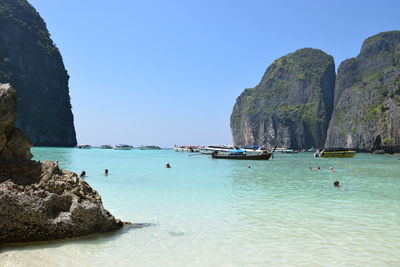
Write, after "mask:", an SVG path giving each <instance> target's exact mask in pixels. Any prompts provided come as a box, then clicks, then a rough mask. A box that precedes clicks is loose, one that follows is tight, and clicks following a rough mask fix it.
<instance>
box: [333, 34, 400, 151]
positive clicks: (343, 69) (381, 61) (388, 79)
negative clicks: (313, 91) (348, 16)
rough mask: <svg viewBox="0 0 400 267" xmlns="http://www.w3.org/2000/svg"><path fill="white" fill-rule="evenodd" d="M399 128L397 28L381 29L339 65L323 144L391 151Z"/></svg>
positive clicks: (399, 42)
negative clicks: (332, 109) (330, 117)
mask: <svg viewBox="0 0 400 267" xmlns="http://www.w3.org/2000/svg"><path fill="white" fill-rule="evenodd" d="M399 129H400V31H391V32H382V33H379V34H377V35H374V36H372V37H370V38H368V39H366V40H365V41H364V43H363V45H362V47H361V52H360V54H359V55H358V56H357V57H355V58H352V59H349V60H346V61H344V62H343V63H342V64H341V65H340V67H339V70H338V75H337V80H336V87H335V106H334V112H333V115H332V120H331V122H330V126H329V129H328V137H327V141H326V146H327V147H339V146H346V147H354V148H358V149H365V150H374V149H380V148H381V147H388V146H391V147H392V148H386V149H389V150H390V149H394V148H395V147H399V146H400V131H399ZM341 133H342V134H341Z"/></svg>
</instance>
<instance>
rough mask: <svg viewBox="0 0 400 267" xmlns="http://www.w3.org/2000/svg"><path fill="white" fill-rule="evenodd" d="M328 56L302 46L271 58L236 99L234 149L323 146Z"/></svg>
mask: <svg viewBox="0 0 400 267" xmlns="http://www.w3.org/2000/svg"><path fill="white" fill-rule="evenodd" d="M335 75H336V74H335V65H334V61H333V58H332V56H330V55H328V54H326V53H324V52H323V51H321V50H318V49H312V48H304V49H300V50H297V51H296V52H294V53H291V54H288V55H286V56H283V57H281V58H279V59H277V60H275V61H274V62H273V63H272V64H271V65H270V66H269V67H268V68H267V70H266V72H265V74H264V76H263V78H262V80H261V82H260V83H259V84H258V85H257V86H256V87H254V88H250V89H246V90H245V91H244V92H243V93H242V94H241V95H240V96H239V97H238V98H237V100H236V104H235V106H234V108H233V112H232V115H231V130H232V134H233V139H234V143H235V144H237V145H270V146H275V145H277V146H280V147H290V148H294V149H303V148H310V147H323V145H324V143H325V138H326V130H327V128H328V124H329V120H330V118H331V114H332V108H333V90H334V86H335Z"/></svg>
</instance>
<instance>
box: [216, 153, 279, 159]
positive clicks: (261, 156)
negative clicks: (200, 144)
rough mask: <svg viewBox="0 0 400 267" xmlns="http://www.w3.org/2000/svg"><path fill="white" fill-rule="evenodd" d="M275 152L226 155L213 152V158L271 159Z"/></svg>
mask: <svg viewBox="0 0 400 267" xmlns="http://www.w3.org/2000/svg"><path fill="white" fill-rule="evenodd" d="M272 154H273V153H271V152H268V153H264V154H259V155H224V154H218V153H213V154H211V156H212V158H213V159H237V160H269V159H270V158H271V156H272Z"/></svg>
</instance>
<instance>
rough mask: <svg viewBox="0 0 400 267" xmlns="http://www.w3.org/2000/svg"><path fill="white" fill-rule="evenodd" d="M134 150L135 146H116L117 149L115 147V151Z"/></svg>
mask: <svg viewBox="0 0 400 267" xmlns="http://www.w3.org/2000/svg"><path fill="white" fill-rule="evenodd" d="M132 148H133V146H130V145H124V144H119V145H115V147H114V149H115V150H131V149H132Z"/></svg>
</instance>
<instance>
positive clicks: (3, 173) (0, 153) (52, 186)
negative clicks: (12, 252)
mask: <svg viewBox="0 0 400 267" xmlns="http://www.w3.org/2000/svg"><path fill="white" fill-rule="evenodd" d="M15 96H16V95H15V91H14V90H13V89H12V88H11V86H10V85H9V84H7V85H2V84H0V136H1V137H2V138H1V144H2V145H1V146H0V148H1V149H0V244H2V243H14V242H30V241H44V240H53V239H61V238H66V237H76V236H82V235H87V234H91V233H99V232H107V231H111V230H115V229H118V228H121V227H122V226H123V223H122V222H121V221H120V220H118V219H115V218H114V217H113V216H112V215H111V214H110V213H109V212H108V211H107V210H105V209H104V207H103V204H102V201H101V198H100V195H99V194H98V193H97V192H96V191H95V190H93V189H92V188H91V187H90V186H89V185H88V184H87V183H86V182H85V181H83V180H81V179H80V178H79V177H78V176H77V175H76V174H75V173H73V172H69V171H64V170H61V169H60V168H59V167H58V165H57V164H56V163H53V162H50V161H46V162H44V163H39V162H36V161H32V160H30V158H31V156H32V155H31V154H30V152H29V150H30V142H29V141H28V140H27V139H26V138H25V137H24V135H23V134H22V132H21V131H19V130H18V129H16V128H15V127H14V124H15V113H16V97H15Z"/></svg>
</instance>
